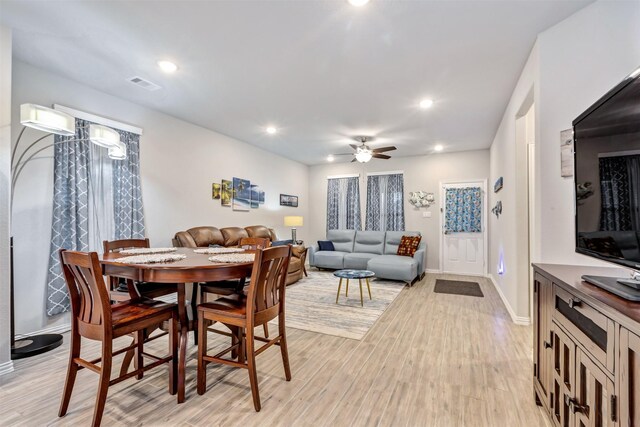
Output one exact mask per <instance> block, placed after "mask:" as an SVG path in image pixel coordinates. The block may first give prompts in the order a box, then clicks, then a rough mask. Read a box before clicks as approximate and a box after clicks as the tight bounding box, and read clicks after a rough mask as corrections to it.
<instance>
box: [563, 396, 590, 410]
mask: <svg viewBox="0 0 640 427" xmlns="http://www.w3.org/2000/svg"><path fill="white" fill-rule="evenodd" d="M564 404H565V405H567V406H568V407H569V409H570V410H571V412H573V413H574V414H575V413H576V412H580V413H581V414H588V413H589V406H588V405H580V404H579V403H578V400H577V399H572V398H571V397H569V395H568V394H565V395H564Z"/></svg>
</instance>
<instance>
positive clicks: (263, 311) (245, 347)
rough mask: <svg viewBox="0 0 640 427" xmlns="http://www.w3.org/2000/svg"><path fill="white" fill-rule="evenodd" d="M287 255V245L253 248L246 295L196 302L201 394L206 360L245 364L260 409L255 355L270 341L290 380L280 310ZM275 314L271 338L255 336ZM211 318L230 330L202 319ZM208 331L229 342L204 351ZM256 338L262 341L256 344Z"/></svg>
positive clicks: (282, 311)
mask: <svg viewBox="0 0 640 427" xmlns="http://www.w3.org/2000/svg"><path fill="white" fill-rule="evenodd" d="M290 259H291V246H290V245H289V246H278V247H273V248H269V249H264V250H257V251H256V254H255V260H254V262H253V270H252V273H251V282H250V284H249V289H248V293H247V295H246V296H242V297H222V298H219V299H218V300H216V301H213V302H210V303H203V304H200V305H198V335H199V338H198V342H199V343H200V345H199V346H198V394H204V392H205V390H206V382H207V374H206V367H207V364H209V363H211V362H215V363H222V364H225V365H230V366H234V367H236V368H245V369H247V370H248V371H249V382H250V383H251V393H252V395H253V406H254V408H255V410H256V411H260V407H261V406H260V394H259V392H258V376H257V370H256V356H257V355H258V354H260V353H262V352H263V351H265V350H266V349H267V348H269V347H271V346H272V345H274V344H275V345H278V346H280V352H281V355H282V363H283V365H284V372H285V378H286V380H287V381H291V368H290V367H289V354H288V351H287V338H286V329H285V311H284V307H285V288H286V279H287V268H288V266H289V260H290ZM276 317H277V318H278V336H276V337H275V338H272V339H268V338H262V337H258V336H255V334H254V328H255V327H256V326H260V325H264V324H266V323H267V322H269V321H270V320H272V319H275V318H276ZM212 321H213V322H220V323H222V324H224V325H225V326H227V327H228V328H229V330H230V331H231V332H230V333H229V332H226V331H221V330H216V329H213V328H208V327H207V326H206V325H205V322H207V323H208V322H212ZM208 331H212V332H215V333H219V334H222V335H225V336H229V337H231V346H230V347H228V348H227V349H225V350H223V351H221V352H219V353H217V354H216V355H214V356H210V355H209V354H208V353H207V332H208ZM256 341H261V342H265V343H266V344H265V345H263V346H262V347H260V348H256V346H255V342H256ZM229 352H231V357H232V358H231V359H225V358H223V357H222V356H224V355H225V354H227V353H229ZM234 356H235V357H234ZM234 359H237V360H234Z"/></svg>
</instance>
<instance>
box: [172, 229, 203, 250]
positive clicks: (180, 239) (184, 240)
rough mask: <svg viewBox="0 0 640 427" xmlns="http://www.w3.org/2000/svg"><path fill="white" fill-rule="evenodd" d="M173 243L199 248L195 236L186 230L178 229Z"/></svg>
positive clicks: (183, 246) (179, 245) (178, 245)
mask: <svg viewBox="0 0 640 427" xmlns="http://www.w3.org/2000/svg"><path fill="white" fill-rule="evenodd" d="M173 244H174V246H176V247H182V248H197V247H198V245H197V244H196V241H195V240H194V238H193V236H192V235H191V234H189V233H188V232H186V231H178V232H177V233H176V235H175V237H174V238H173Z"/></svg>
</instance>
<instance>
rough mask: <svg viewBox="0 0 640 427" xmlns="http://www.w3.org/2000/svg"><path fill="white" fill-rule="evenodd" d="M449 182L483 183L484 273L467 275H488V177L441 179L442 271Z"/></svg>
mask: <svg viewBox="0 0 640 427" xmlns="http://www.w3.org/2000/svg"><path fill="white" fill-rule="evenodd" d="M447 184H481V185H480V188H481V189H482V190H481V191H482V235H483V238H482V240H483V245H484V250H483V260H482V261H483V263H484V268H483V274H481V275H476V274H470V273H467V274H466V275H467V276H482V277H487V276H488V274H489V259H488V256H489V254H488V251H489V241H488V239H487V237H488V235H489V233H487V215H488V213H489V211H488V210H487V209H488V206H487V200H488V195H487V179H486V178H484V179H463V180H454V181H439V182H438V186H439V188H440V191H439V193H440V227H439V228H438V234H439V235H440V237H439V239H440V266H439V268H440V272H441V273H442V272H444V232H443V230H444V205H445V203H444V202H445V193H444V186H445V185H447Z"/></svg>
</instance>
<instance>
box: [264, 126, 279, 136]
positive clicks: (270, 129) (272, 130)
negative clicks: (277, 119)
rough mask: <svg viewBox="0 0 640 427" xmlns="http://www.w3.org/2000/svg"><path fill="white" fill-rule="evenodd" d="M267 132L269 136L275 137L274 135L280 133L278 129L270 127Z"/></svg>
mask: <svg viewBox="0 0 640 427" xmlns="http://www.w3.org/2000/svg"><path fill="white" fill-rule="evenodd" d="M266 130H267V133H268V134H269V135H273V134H274V133H276V132H278V129H276V128H274V127H273V126H269V127H268V128H267V129H266Z"/></svg>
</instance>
